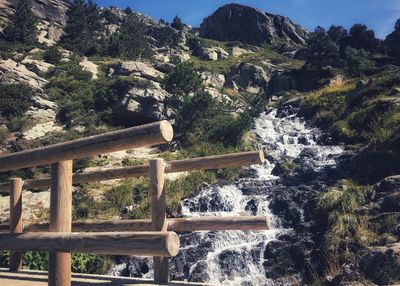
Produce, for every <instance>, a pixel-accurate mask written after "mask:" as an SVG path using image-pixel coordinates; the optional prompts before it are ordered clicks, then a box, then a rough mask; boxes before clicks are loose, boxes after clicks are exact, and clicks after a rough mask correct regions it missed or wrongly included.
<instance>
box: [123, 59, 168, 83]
mask: <svg viewBox="0 0 400 286" xmlns="http://www.w3.org/2000/svg"><path fill="white" fill-rule="evenodd" d="M115 73H116V74H117V75H126V76H137V77H141V78H144V79H148V80H152V81H157V82H161V80H162V79H163V78H164V73H162V72H160V71H159V70H156V69H155V68H153V67H152V66H151V65H150V64H147V63H144V62H139V61H125V62H121V63H119V64H118V66H117V67H116V70H115Z"/></svg>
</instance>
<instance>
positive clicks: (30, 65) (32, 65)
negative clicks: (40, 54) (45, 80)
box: [21, 58, 54, 74]
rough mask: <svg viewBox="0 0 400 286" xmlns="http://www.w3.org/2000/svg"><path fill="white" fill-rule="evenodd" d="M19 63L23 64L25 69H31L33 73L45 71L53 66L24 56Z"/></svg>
mask: <svg viewBox="0 0 400 286" xmlns="http://www.w3.org/2000/svg"><path fill="white" fill-rule="evenodd" d="M21 64H24V65H25V66H26V67H27V69H29V70H31V71H33V72H34V73H36V74H37V73H38V72H43V73H45V72H47V71H48V70H49V69H50V68H52V67H54V65H52V64H49V63H46V62H45V61H39V60H34V59H30V58H25V59H23V60H22V61H21Z"/></svg>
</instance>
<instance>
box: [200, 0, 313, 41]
mask: <svg viewBox="0 0 400 286" xmlns="http://www.w3.org/2000/svg"><path fill="white" fill-rule="evenodd" d="M308 34H309V33H308V31H307V30H305V29H304V28H302V27H301V26H299V25H297V24H295V23H293V22H292V21H291V20H290V19H289V18H287V17H283V16H279V15H273V14H269V13H265V12H263V11H261V10H259V9H256V8H252V7H248V6H244V5H239V4H228V5H225V6H223V7H221V8H219V9H218V10H217V11H215V12H214V13H213V14H212V15H211V16H209V17H207V18H206V19H204V22H203V23H202V24H201V26H200V35H201V36H202V37H205V38H211V39H215V40H220V41H240V42H243V43H245V44H252V45H263V44H270V43H272V42H273V41H276V40H287V41H290V42H293V43H296V44H305V42H306V40H307V38H308Z"/></svg>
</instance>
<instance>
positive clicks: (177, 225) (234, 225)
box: [0, 216, 272, 233]
mask: <svg viewBox="0 0 400 286" xmlns="http://www.w3.org/2000/svg"><path fill="white" fill-rule="evenodd" d="M167 223H168V231H173V232H191V231H221V230H244V231H246V230H270V229H272V226H271V219H270V217H268V216H227V217H226V216H224V217H217V216H205V217H191V218H189V217H187V218H169V219H167ZM9 229H10V226H9V224H0V233H2V232H3V233H4V232H9ZM48 230H49V223H47V222H45V223H27V224H24V232H45V231H48ZM128 230H129V231H151V230H152V222H151V219H128V220H105V221H98V220H85V221H76V222H73V223H72V231H73V232H78V231H80V232H109V231H116V232H120V231H128Z"/></svg>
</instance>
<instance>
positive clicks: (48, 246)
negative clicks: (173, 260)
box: [0, 232, 179, 256]
mask: <svg viewBox="0 0 400 286" xmlns="http://www.w3.org/2000/svg"><path fill="white" fill-rule="evenodd" d="M0 245H1V249H4V250H11V251H21V250H32V251H48V252H77V253H97V254H110V255H139V256H175V255H176V254H178V251H179V238H178V235H177V234H176V233H174V232H110V233H101V232H98V233H75V232H72V233H69V232H36V233H34V232H29V233H23V234H12V233H2V234H0Z"/></svg>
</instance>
